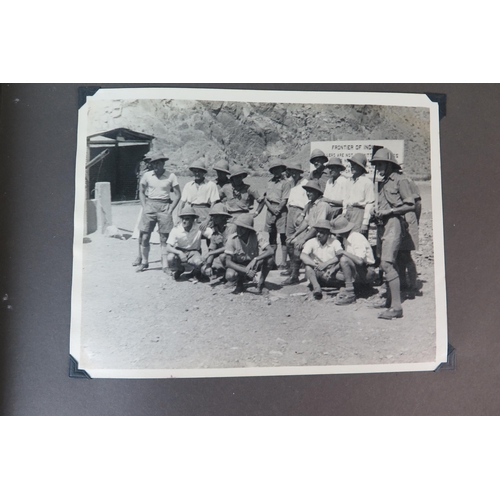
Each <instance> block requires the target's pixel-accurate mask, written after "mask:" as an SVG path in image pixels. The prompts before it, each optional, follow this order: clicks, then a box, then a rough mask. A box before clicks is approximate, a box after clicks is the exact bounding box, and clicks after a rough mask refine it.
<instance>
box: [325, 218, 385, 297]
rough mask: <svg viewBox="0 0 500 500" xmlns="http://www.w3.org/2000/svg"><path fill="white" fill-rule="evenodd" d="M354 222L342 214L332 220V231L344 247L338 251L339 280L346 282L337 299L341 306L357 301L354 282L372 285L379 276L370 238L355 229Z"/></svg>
mask: <svg viewBox="0 0 500 500" xmlns="http://www.w3.org/2000/svg"><path fill="white" fill-rule="evenodd" d="M353 229H354V223H353V222H349V221H348V220H347V219H346V218H345V217H343V216H341V217H338V218H337V219H335V220H334V221H333V222H332V233H333V234H335V235H336V236H337V238H339V239H340V243H341V244H342V248H340V249H339V250H337V251H336V255H337V257H338V258H339V265H340V269H341V270H340V271H339V272H338V273H337V276H336V278H337V280H339V281H343V282H345V289H344V290H342V291H341V292H340V293H339V294H338V295H337V298H336V300H335V304H337V305H339V306H343V305H347V304H352V303H353V302H356V294H355V291H354V283H359V284H362V285H371V284H372V283H373V281H374V279H375V278H376V277H377V273H376V271H375V269H374V267H373V265H374V264H375V259H374V257H373V251H372V247H371V246H370V243H369V242H368V240H367V239H366V238H365V237H364V236H363V235H362V234H361V233H358V232H357V231H353Z"/></svg>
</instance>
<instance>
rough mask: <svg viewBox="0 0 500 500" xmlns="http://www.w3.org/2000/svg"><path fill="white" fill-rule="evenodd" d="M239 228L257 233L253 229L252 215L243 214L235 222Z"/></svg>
mask: <svg viewBox="0 0 500 500" xmlns="http://www.w3.org/2000/svg"><path fill="white" fill-rule="evenodd" d="M234 223H235V224H236V225H237V226H240V227H244V228H246V229H250V230H251V231H255V228H254V227H253V215H252V214H241V215H240V216H238V218H237V219H236V220H235V221H234Z"/></svg>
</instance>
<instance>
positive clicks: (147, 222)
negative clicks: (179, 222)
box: [139, 200, 174, 234]
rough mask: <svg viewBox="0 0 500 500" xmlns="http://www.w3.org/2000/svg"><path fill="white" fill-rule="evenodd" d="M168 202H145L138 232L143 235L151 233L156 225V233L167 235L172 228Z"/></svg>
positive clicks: (172, 222)
mask: <svg viewBox="0 0 500 500" xmlns="http://www.w3.org/2000/svg"><path fill="white" fill-rule="evenodd" d="M170 203H171V202H170V201H168V202H164V201H155V200H146V205H145V207H144V210H143V212H142V217H141V222H140V224H139V231H141V232H143V233H152V232H153V230H154V228H155V226H156V224H158V232H159V233H163V234H168V233H170V231H172V228H173V227H174V220H173V218H172V214H171V213H168V211H169V210H170Z"/></svg>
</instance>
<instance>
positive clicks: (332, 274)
mask: <svg viewBox="0 0 500 500" xmlns="http://www.w3.org/2000/svg"><path fill="white" fill-rule="evenodd" d="M336 269H338V267H337V264H332V265H331V266H328V267H327V268H326V269H325V270H324V271H315V273H316V278H317V279H318V283H319V284H320V285H322V286H335V285H336V284H337V281H338V280H337V278H336V276H337V272H336Z"/></svg>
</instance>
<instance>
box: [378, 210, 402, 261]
mask: <svg viewBox="0 0 500 500" xmlns="http://www.w3.org/2000/svg"><path fill="white" fill-rule="evenodd" d="M402 239H403V234H402V228H401V220H400V219H399V217H388V218H387V219H386V220H385V222H384V225H383V226H378V228H377V255H378V256H379V257H380V261H381V262H392V263H394V262H396V257H397V254H398V252H399V249H400V247H401V242H402Z"/></svg>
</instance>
